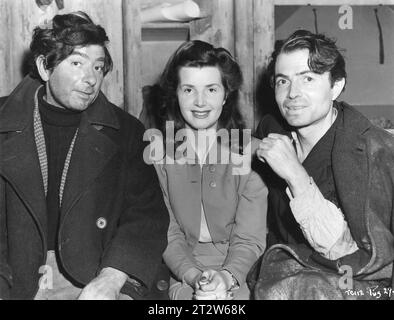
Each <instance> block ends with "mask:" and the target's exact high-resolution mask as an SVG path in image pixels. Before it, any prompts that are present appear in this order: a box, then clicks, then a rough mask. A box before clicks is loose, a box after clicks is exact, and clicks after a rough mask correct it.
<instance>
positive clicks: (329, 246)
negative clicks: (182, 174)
mask: <svg viewBox="0 0 394 320" xmlns="http://www.w3.org/2000/svg"><path fill="white" fill-rule="evenodd" d="M269 70H270V71H271V73H272V78H271V79H272V84H273V87H274V88H275V97H276V101H277V104H278V107H279V111H280V114H281V117H282V118H278V119H276V118H275V117H273V116H271V115H270V116H266V117H265V118H263V120H262V122H261V123H260V125H259V128H258V130H257V134H258V135H259V136H260V137H261V138H263V140H262V142H261V144H260V146H259V149H258V150H257V156H258V157H259V159H260V160H261V163H260V168H258V170H260V172H261V174H263V175H264V178H265V181H266V183H267V185H268V188H269V205H268V228H269V233H268V239H267V248H268V249H267V250H266V252H265V254H264V255H263V257H262V258H261V259H260V261H259V262H258V263H257V264H256V265H255V266H254V268H253V269H252V271H251V272H250V274H249V284H250V285H251V286H252V287H253V288H254V291H253V292H254V297H255V298H256V299H359V298H361V299H378V298H379V299H388V298H392V297H393V296H394V295H393V294H392V288H393V272H392V266H393V260H394V237H393V216H394V201H393V199H394V137H393V136H392V135H391V134H390V133H388V132H386V131H384V130H383V129H380V128H377V127H374V126H373V125H372V124H371V123H370V122H369V121H368V120H367V119H366V118H365V117H364V116H362V115H361V114H360V113H359V112H357V111H356V110H355V109H354V108H352V107H351V106H349V105H347V104H346V103H343V102H341V103H339V102H337V101H336V99H337V97H338V96H339V95H340V93H341V92H342V90H343V88H344V86H345V81H346V72H345V61H344V59H343V57H342V55H341V54H340V52H339V50H338V48H337V47H336V45H335V42H334V41H332V40H331V39H329V38H327V37H325V36H323V35H319V34H312V33H310V32H308V31H304V30H299V31H296V32H295V33H294V34H292V35H291V36H290V37H289V38H288V39H286V40H285V41H283V42H282V43H280V45H279V46H278V47H277V49H276V50H275V52H274V54H273V59H272V62H271V65H270V68H269ZM283 120H285V121H283Z"/></svg>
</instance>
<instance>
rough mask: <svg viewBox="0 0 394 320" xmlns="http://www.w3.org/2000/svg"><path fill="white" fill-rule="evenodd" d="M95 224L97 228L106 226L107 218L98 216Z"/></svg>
mask: <svg viewBox="0 0 394 320" xmlns="http://www.w3.org/2000/svg"><path fill="white" fill-rule="evenodd" d="M96 226H97V228H99V229H104V228H105V227H106V226H107V220H106V219H105V218H103V217H101V218H98V219H97V221H96Z"/></svg>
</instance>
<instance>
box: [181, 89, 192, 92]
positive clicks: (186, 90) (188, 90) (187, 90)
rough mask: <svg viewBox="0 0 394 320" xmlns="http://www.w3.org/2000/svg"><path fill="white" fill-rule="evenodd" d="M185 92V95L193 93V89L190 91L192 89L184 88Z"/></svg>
mask: <svg viewBox="0 0 394 320" xmlns="http://www.w3.org/2000/svg"><path fill="white" fill-rule="evenodd" d="M183 92H184V93H191V92H192V89H190V88H183Z"/></svg>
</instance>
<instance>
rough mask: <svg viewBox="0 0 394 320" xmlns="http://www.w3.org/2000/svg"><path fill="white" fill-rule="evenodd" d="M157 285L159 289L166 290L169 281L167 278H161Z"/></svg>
mask: <svg viewBox="0 0 394 320" xmlns="http://www.w3.org/2000/svg"><path fill="white" fill-rule="evenodd" d="M156 287H157V289H159V291H165V290H167V289H168V282H167V281H166V280H159V281H157V284H156Z"/></svg>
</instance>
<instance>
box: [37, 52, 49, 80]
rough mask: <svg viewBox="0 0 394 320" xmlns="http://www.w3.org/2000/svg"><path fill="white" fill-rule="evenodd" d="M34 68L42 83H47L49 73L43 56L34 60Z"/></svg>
mask: <svg viewBox="0 0 394 320" xmlns="http://www.w3.org/2000/svg"><path fill="white" fill-rule="evenodd" d="M36 66H37V70H38V73H39V74H40V77H41V79H42V80H43V81H44V82H47V81H48V80H49V75H50V72H49V70H48V69H47V68H46V66H45V57H44V56H43V55H40V56H38V58H37V59H36Z"/></svg>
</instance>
